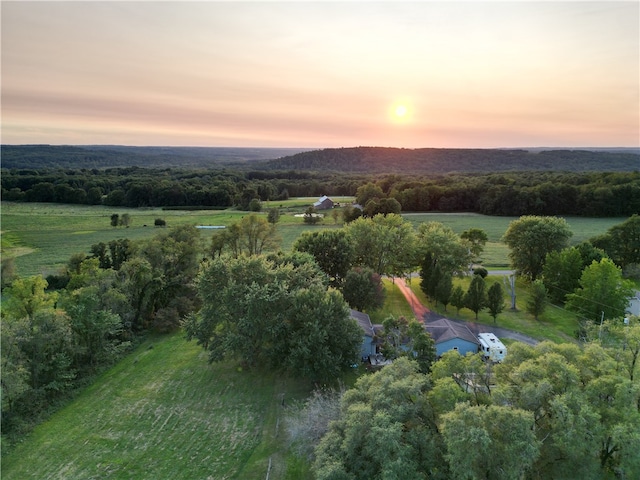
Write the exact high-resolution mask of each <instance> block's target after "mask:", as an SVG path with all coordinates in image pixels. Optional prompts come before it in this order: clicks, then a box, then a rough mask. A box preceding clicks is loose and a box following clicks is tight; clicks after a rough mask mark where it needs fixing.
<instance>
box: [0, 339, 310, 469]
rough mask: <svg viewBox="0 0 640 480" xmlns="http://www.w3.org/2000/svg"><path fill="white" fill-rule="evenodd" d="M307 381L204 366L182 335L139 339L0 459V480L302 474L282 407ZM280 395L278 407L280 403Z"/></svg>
mask: <svg viewBox="0 0 640 480" xmlns="http://www.w3.org/2000/svg"><path fill="white" fill-rule="evenodd" d="M309 390H310V386H309V385H307V384H304V383H301V382H297V381H296V380H293V379H291V378H286V377H281V376H277V375H274V374H272V373H270V372H246V371H242V369H240V368H239V367H238V365H237V364H235V363H233V362H223V363H216V364H212V365H210V364H208V363H207V358H206V353H205V352H204V350H203V349H202V348H201V347H199V346H198V345H196V344H195V343H194V342H187V341H186V340H185V339H184V337H183V336H182V334H180V333H176V334H173V335H170V336H164V337H157V338H152V339H149V340H147V341H146V342H145V343H143V344H142V345H141V346H139V347H138V348H137V349H136V350H135V351H134V352H133V353H132V354H130V355H129V356H128V357H126V358H125V359H124V360H122V361H121V362H120V363H118V364H117V365H116V366H115V367H113V368H112V369H110V370H109V371H107V372H106V373H104V374H103V375H102V376H100V377H99V378H98V379H97V380H96V382H95V383H93V384H92V385H91V386H90V387H88V388H86V389H85V390H84V391H83V392H82V393H81V394H80V395H79V396H78V397H77V398H76V399H75V400H74V401H73V402H71V403H70V404H69V405H67V406H66V407H64V408H63V409H61V410H60V411H58V412H57V413H55V414H54V415H53V416H52V417H51V418H50V419H49V420H48V421H47V422H45V423H43V424H41V425H39V426H38V427H36V429H35V430H34V431H33V432H32V433H31V435H30V436H29V437H28V438H27V439H26V440H25V441H24V442H22V443H21V444H19V445H18V446H17V447H15V449H13V450H12V451H11V452H10V453H9V454H8V455H6V456H4V457H3V459H2V478H3V480H14V479H15V480H25V479H45V478H46V479H67V480H72V479H89V478H100V479H150V478H158V479H160V478H166V479H169V478H171V479H226V478H266V475H267V470H268V468H269V459H271V470H270V477H269V478H271V479H272V480H277V479H292V480H293V479H300V478H308V468H309V467H308V465H307V464H306V462H301V461H300V460H299V459H297V458H295V457H293V456H290V455H289V454H288V453H287V442H286V438H285V437H286V435H285V431H284V427H283V418H284V415H285V413H286V406H287V405H291V404H292V403H293V402H294V401H296V400H299V399H303V398H305V397H306V396H307V395H308V393H309ZM283 398H284V402H285V406H284V407H283V405H282V400H283Z"/></svg>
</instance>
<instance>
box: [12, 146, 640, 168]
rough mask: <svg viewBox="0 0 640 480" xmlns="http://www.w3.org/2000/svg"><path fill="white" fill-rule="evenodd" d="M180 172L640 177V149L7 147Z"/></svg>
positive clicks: (33, 155)
mask: <svg viewBox="0 0 640 480" xmlns="http://www.w3.org/2000/svg"><path fill="white" fill-rule="evenodd" d="M132 166H137V167H174V168H180V167H185V168H191V167H195V168H220V167H230V168H238V169H251V170H304V171H309V172H326V171H333V172H349V173H416V174H446V173H474V172H485V173H486V172H504V171H575V172H585V171H611V172H632V171H638V170H640V149H633V148H628V149H624V148H621V149H583V150H580V149H546V148H532V149H455V148H418V149H407V148H387V147H352V148H327V149H323V150H305V149H301V148H232V147H229V148H221V147H129V146H118V145H85V146H65V145H61V146H54V145H2V167H3V168H28V169H42V168H109V167H132Z"/></svg>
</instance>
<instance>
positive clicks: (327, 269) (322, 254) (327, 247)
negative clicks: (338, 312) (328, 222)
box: [293, 229, 354, 288]
mask: <svg viewBox="0 0 640 480" xmlns="http://www.w3.org/2000/svg"><path fill="white" fill-rule="evenodd" d="M293 248H294V249H295V250H298V251H300V252H307V253H310V254H311V255H313V258H315V260H316V262H317V263H318V265H319V266H320V268H321V269H322V271H323V272H324V273H326V274H327V275H328V276H329V278H330V281H331V285H333V286H334V287H336V288H338V287H340V286H341V285H342V283H343V281H344V279H345V278H346V276H347V272H348V271H349V269H350V268H351V265H352V263H353V255H354V249H353V245H352V244H351V242H350V241H349V238H348V237H347V233H346V232H345V230H342V229H340V230H323V231H319V232H303V233H302V235H300V237H298V239H297V240H296V242H295V243H294V245H293Z"/></svg>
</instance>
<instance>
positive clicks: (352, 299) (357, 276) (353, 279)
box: [342, 267, 385, 312]
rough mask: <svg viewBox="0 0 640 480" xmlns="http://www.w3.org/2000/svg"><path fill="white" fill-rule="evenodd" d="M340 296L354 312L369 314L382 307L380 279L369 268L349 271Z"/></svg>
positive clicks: (383, 292)
mask: <svg viewBox="0 0 640 480" xmlns="http://www.w3.org/2000/svg"><path fill="white" fill-rule="evenodd" d="M342 295H343V296H344V299H345V300H346V301H347V303H348V304H349V306H350V307H351V308H353V309H354V310H361V311H367V312H370V311H372V310H376V309H378V308H382V306H383V305H384V298H385V290H384V285H383V284H382V277H381V276H380V275H378V274H377V273H376V272H374V271H373V270H372V269H370V268H362V267H355V268H352V269H351V270H349V272H348V273H347V276H346V278H345V281H344V284H343V286H342Z"/></svg>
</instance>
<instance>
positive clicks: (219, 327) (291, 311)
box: [184, 256, 363, 381]
mask: <svg viewBox="0 0 640 480" xmlns="http://www.w3.org/2000/svg"><path fill="white" fill-rule="evenodd" d="M306 258H307V261H303V262H302V263H299V264H296V263H295V262H289V261H287V260H286V259H280V261H277V262H273V261H269V260H267V259H266V258H264V257H262V256H255V257H250V258H247V257H239V258H237V259H229V258H224V257H222V258H217V259H215V260H213V261H211V262H210V263H209V264H208V265H206V266H205V267H204V268H203V269H202V271H201V272H200V275H199V277H198V282H197V283H198V290H199V292H200V296H201V298H202V308H201V310H200V311H199V312H198V313H197V314H193V315H190V316H189V317H188V318H187V320H186V321H185V322H184V328H185V331H186V334H187V338H188V339H195V340H197V341H198V343H199V344H200V345H202V346H203V347H204V348H205V349H206V350H208V352H209V360H210V361H217V360H221V359H223V358H237V359H239V360H241V361H242V362H243V363H244V364H245V365H247V366H249V367H255V366H258V365H265V366H268V367H271V368H275V369H280V370H288V371H291V372H294V373H296V374H298V375H301V376H304V377H306V378H310V379H312V380H324V381H326V380H330V379H335V378H337V376H338V375H339V373H340V372H341V371H344V370H346V369H348V368H350V366H351V365H352V364H353V363H355V362H356V361H357V358H358V356H359V352H360V344H361V342H362V335H363V334H362V331H361V329H360V327H359V326H358V325H357V324H356V323H355V321H354V320H352V319H351V318H350V315H349V310H348V307H347V304H346V302H345V301H344V299H343V298H342V295H340V294H339V293H338V292H336V291H328V290H327V286H326V284H325V282H326V276H325V275H324V274H321V273H320V271H319V270H318V268H317V265H316V264H315V262H313V259H312V257H311V256H306Z"/></svg>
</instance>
